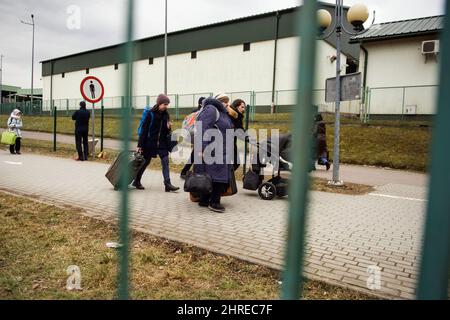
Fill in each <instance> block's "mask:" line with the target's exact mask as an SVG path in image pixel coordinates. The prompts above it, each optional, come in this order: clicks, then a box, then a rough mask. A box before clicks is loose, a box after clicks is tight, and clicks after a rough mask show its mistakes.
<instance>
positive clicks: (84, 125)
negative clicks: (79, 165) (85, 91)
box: [72, 101, 91, 161]
mask: <svg viewBox="0 0 450 320" xmlns="http://www.w3.org/2000/svg"><path fill="white" fill-rule="evenodd" d="M90 117H91V114H90V113H89V111H87V110H86V102H84V101H81V102H80V109H79V110H77V111H75V112H74V113H73V115H72V120H75V144H76V146H77V152H78V159H77V161H85V160H87V159H88V155H89V146H88V133H89V118H90ZM81 140H83V148H81Z"/></svg>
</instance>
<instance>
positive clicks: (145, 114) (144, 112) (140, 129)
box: [137, 107, 151, 136]
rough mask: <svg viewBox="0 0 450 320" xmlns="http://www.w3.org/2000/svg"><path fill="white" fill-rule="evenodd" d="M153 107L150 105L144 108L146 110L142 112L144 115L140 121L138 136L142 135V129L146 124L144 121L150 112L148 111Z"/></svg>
mask: <svg viewBox="0 0 450 320" xmlns="http://www.w3.org/2000/svg"><path fill="white" fill-rule="evenodd" d="M150 110H151V109H150V108H149V107H146V108H145V109H144V111H143V112H142V116H141V121H140V123H139V128H138V131H137V132H138V136H140V135H141V131H142V125H143V124H144V121H145V118H146V117H147V114H148V112H149V111H150Z"/></svg>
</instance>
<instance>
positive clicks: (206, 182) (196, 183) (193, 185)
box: [184, 172, 213, 194]
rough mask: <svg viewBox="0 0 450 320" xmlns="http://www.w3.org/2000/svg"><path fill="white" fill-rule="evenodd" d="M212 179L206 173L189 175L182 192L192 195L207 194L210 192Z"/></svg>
mask: <svg viewBox="0 0 450 320" xmlns="http://www.w3.org/2000/svg"><path fill="white" fill-rule="evenodd" d="M212 189H213V186H212V179H211V176H210V175H209V174H207V173H206V172H201V173H195V172H192V173H189V174H188V175H187V176H186V180H185V182H184V191H185V192H190V193H194V194H209V193H211V192H212Z"/></svg>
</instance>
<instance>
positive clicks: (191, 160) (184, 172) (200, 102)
mask: <svg viewBox="0 0 450 320" xmlns="http://www.w3.org/2000/svg"><path fill="white" fill-rule="evenodd" d="M204 100H205V97H200V99H198V106H197V108H195V109H193V110H192V113H195V112H198V111H200V109H201V108H202V107H203V101H204ZM193 163H194V148H192V152H191V157H190V158H189V160H188V161H187V162H186V164H185V165H184V167H183V169H182V170H181V174H180V178H181V179H186V175H187V173H188V171H189V170H191V167H192V164H193Z"/></svg>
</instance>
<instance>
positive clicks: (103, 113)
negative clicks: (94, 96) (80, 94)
mask: <svg viewBox="0 0 450 320" xmlns="http://www.w3.org/2000/svg"><path fill="white" fill-rule="evenodd" d="M101 104H102V105H101V107H100V110H101V111H100V152H103V132H104V131H103V130H104V125H105V106H104V104H103V99H102V102H101Z"/></svg>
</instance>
